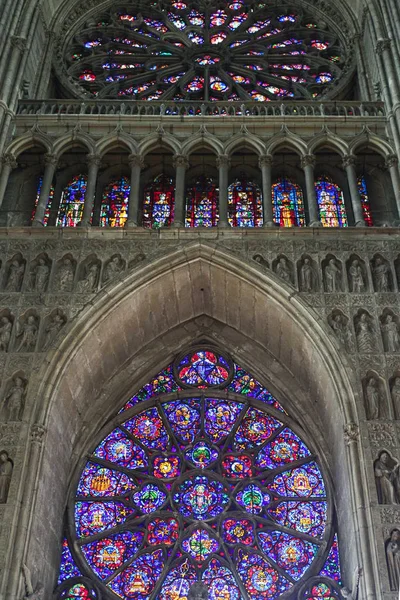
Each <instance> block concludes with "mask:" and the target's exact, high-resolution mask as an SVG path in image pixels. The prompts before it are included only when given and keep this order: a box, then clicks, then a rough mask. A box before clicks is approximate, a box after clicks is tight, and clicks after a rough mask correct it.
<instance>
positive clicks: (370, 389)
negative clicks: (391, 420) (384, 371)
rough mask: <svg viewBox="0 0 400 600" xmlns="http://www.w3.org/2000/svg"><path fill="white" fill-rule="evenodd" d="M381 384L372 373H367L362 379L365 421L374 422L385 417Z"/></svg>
mask: <svg viewBox="0 0 400 600" xmlns="http://www.w3.org/2000/svg"><path fill="white" fill-rule="evenodd" d="M382 388H383V383H382V382H381V380H380V379H379V378H378V377H377V376H376V375H375V374H373V373H368V374H367V376H366V377H364V379H363V390H364V399H365V407H366V413H367V419H368V420H370V421H374V420H376V419H382V418H384V417H385V416H386V410H385V406H384V395H383V389H382Z"/></svg>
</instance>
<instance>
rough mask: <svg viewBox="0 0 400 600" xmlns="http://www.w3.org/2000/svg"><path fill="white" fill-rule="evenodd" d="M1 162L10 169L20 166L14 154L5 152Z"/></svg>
mask: <svg viewBox="0 0 400 600" xmlns="http://www.w3.org/2000/svg"><path fill="white" fill-rule="evenodd" d="M1 162H2V164H3V165H4V166H5V167H9V168H10V169H16V168H17V166H18V163H17V161H16V160H15V158H14V156H13V155H12V154H4V156H3V157H2V159H1Z"/></svg>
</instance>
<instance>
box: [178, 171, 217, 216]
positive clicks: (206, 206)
mask: <svg viewBox="0 0 400 600" xmlns="http://www.w3.org/2000/svg"><path fill="white" fill-rule="evenodd" d="M217 223H218V190H217V184H216V182H215V181H214V180H213V179H212V178H211V177H205V176H201V177H199V178H198V179H196V181H195V182H194V183H193V184H192V185H191V186H189V188H188V190H187V193H186V223H185V225H186V227H215V226H216V225H217Z"/></svg>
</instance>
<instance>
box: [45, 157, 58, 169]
mask: <svg viewBox="0 0 400 600" xmlns="http://www.w3.org/2000/svg"><path fill="white" fill-rule="evenodd" d="M57 162H58V160H57V157H56V156H54V154H45V155H44V164H45V165H46V167H47V165H50V166H52V167H56V166H57Z"/></svg>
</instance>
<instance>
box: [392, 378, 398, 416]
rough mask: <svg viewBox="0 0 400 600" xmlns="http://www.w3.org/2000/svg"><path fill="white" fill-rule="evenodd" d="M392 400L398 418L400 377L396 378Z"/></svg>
mask: <svg viewBox="0 0 400 600" xmlns="http://www.w3.org/2000/svg"><path fill="white" fill-rule="evenodd" d="M392 400H393V405H394V410H395V413H396V417H397V418H399V416H400V377H396V379H395V380H394V383H393V387H392Z"/></svg>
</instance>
